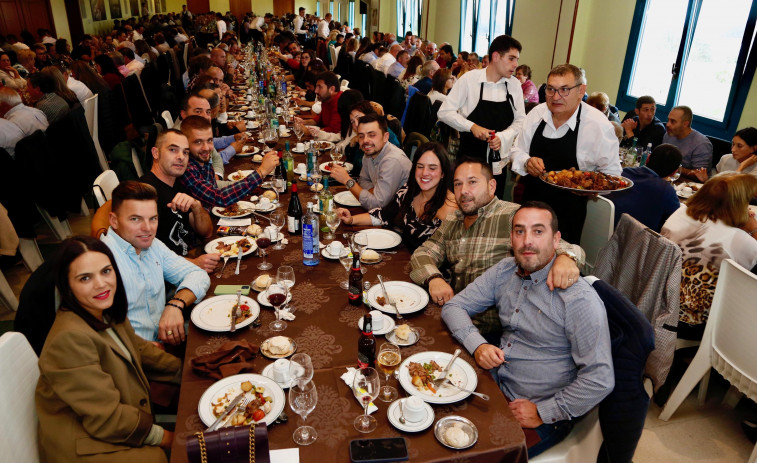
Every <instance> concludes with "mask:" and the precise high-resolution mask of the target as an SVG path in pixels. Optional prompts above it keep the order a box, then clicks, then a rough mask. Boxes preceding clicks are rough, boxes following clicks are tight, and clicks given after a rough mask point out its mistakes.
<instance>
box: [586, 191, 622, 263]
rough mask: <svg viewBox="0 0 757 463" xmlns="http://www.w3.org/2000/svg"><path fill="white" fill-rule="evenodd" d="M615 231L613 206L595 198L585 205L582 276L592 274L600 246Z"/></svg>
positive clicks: (599, 198)
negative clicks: (584, 256)
mask: <svg viewBox="0 0 757 463" xmlns="http://www.w3.org/2000/svg"><path fill="white" fill-rule="evenodd" d="M614 231H615V204H614V203H613V202H612V201H610V200H609V199H607V198H604V197H602V196H597V197H596V198H593V199H589V201H587V204H586V219H585V220H584V229H583V231H582V232H581V247H582V248H583V250H584V252H586V264H584V274H587V275H590V274H592V273H593V272H594V265H595V263H596V261H597V255H599V250H600V249H602V246H604V245H605V244H607V242H608V241H610V237H611V236H612V234H613V232H614Z"/></svg>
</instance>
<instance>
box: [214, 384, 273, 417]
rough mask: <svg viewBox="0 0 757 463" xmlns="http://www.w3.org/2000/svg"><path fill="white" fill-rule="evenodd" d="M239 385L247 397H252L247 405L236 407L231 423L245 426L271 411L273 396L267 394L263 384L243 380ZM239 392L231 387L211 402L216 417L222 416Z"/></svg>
mask: <svg viewBox="0 0 757 463" xmlns="http://www.w3.org/2000/svg"><path fill="white" fill-rule="evenodd" d="M239 387H240V389H241V390H242V392H244V393H245V394H246V395H247V398H250V396H252V397H251V400H250V402H249V403H248V404H247V406H246V407H244V408H241V407H240V406H237V407H236V410H234V411H233V412H232V416H231V419H230V420H229V424H230V425H232V426H244V425H249V424H251V423H256V422H258V421H261V420H262V419H263V418H265V416H266V415H267V414H268V413H269V412H270V411H271V408H272V405H271V402H272V401H273V398H271V397H270V396H267V395H265V388H264V387H263V386H255V385H254V384H252V383H251V382H250V381H244V382H242V383H241V384H240V385H239ZM238 393H239V391H238V390H236V388H231V389H229V390H228V391H226V393H224V394H223V395H222V396H220V397H218V398H217V399H216V400H215V401H213V402H211V404H210V406H211V407H212V408H213V415H214V416H215V417H216V418H218V417H219V416H221V415H222V414H223V413H224V412H225V411H226V409H227V408H228V406H229V404H230V403H231V401H232V400H234V397H236V395H237V394H238ZM241 403H244V402H241Z"/></svg>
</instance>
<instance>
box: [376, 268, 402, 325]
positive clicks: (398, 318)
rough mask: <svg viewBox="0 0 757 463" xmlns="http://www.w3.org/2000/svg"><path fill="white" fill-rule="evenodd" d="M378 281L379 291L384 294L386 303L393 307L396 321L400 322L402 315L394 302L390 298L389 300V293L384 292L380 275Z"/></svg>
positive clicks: (384, 288) (384, 287)
mask: <svg viewBox="0 0 757 463" xmlns="http://www.w3.org/2000/svg"><path fill="white" fill-rule="evenodd" d="M378 281H379V283H381V291H383V292H384V298H385V299H386V303H387V304H389V305H391V306H392V307H394V311H395V312H397V320H402V314H401V313H400V309H398V308H397V305H396V304H395V303H394V301H393V300H392V299H391V298H389V293H387V292H386V286H384V280H383V279H382V278H381V275H378Z"/></svg>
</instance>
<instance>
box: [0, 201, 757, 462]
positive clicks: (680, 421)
mask: <svg viewBox="0 0 757 463" xmlns="http://www.w3.org/2000/svg"><path fill="white" fill-rule="evenodd" d="M91 221H92V216H91V215H90V216H81V215H72V216H71V217H70V218H69V223H70V224H71V229H72V230H73V232H74V234H86V235H88V234H89V232H90V224H91ZM37 232H38V237H37V241H38V243H39V246H40V249H41V250H42V254H43V256H44V255H51V254H52V253H53V252H55V248H56V245H57V243H58V242H57V241H56V239H55V237H54V236H53V235H52V232H51V231H50V229H49V228H47V226H45V225H44V224H40V225H39V226H38V227H37ZM3 273H4V275H5V277H6V279H7V280H8V283H9V285H10V286H11V288H12V289H13V292H14V293H15V294H16V296H17V297H18V296H19V294H20V293H21V289H22V288H23V286H24V284H25V283H26V280H27V279H28V278H29V275H30V274H29V271H28V270H27V269H26V267H25V266H24V264H23V263H22V262H20V261H19V262H18V263H17V264H15V265H13V266H11V267H10V268H8V269H5V270H4V271H3ZM14 317H15V312H13V311H12V310H10V309H9V308H7V307H5V306H3V305H0V321H9V320H13V319H14ZM712 377H713V378H712V379H711V381H710V388H709V391H708V394H707V397H708V400H707V401H706V403H705V404H704V405H703V406H700V405H699V403H698V400H697V389H694V391H693V392H692V393H691V394H690V395H689V397H688V398H687V399H686V400H685V401H684V403H683V404H682V405H681V407H680V408H679V409H678V410H677V411H676V412H675V414H673V416H672V417H671V419H670V420H669V421H667V422H666V421H661V420H660V419H658V416H659V414H660V408H659V407H658V406H657V405H655V404H654V402H650V405H649V410H648V411H647V419H646V422H645V423H644V431H643V433H642V436H641V440H640V441H639V445H638V447H637V449H636V454H635V455H634V459H633V461H634V463H660V462H666V463H735V462H746V461H747V459H748V458H749V455H750V454H751V452H752V449H753V448H754V444H752V443H751V442H749V440H748V439H747V438H746V436H745V435H744V433H743V432H742V430H741V422H742V421H743V420H744V419H752V420H753V421H756V420H757V404H755V403H753V402H751V401H749V400H748V399H742V400H741V401H740V402H739V404H738V405H737V406H736V408H734V409H731V408H729V407H728V406H726V405H723V404H721V400H722V398H723V396H724V395H725V393H726V391H727V389H728V384H727V383H726V382H725V381H724V380H723V379H722V378H719V377H718V376H717V374H713V375H712Z"/></svg>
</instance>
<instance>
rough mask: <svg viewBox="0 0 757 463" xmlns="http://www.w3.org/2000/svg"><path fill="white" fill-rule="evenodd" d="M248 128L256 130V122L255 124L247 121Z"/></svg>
mask: <svg viewBox="0 0 757 463" xmlns="http://www.w3.org/2000/svg"><path fill="white" fill-rule="evenodd" d="M247 128H248V129H254V128H255V122H253V121H247Z"/></svg>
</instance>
